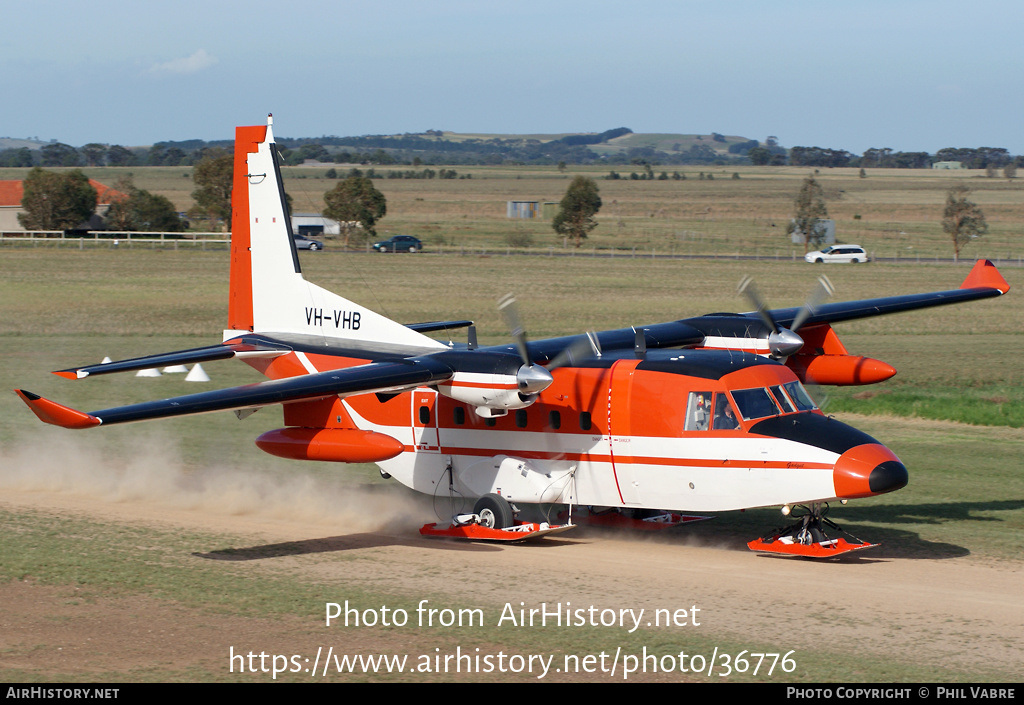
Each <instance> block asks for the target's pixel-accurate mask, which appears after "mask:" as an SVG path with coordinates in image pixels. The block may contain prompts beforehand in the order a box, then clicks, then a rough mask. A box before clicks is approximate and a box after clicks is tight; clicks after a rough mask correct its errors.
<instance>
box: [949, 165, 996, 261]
mask: <svg viewBox="0 0 1024 705" xmlns="http://www.w3.org/2000/svg"><path fill="white" fill-rule="evenodd" d="M970 192H971V190H970V189H969V188H967V187H966V186H964V185H962V184H961V185H958V186H954V187H953V188H951V189H949V193H948V194H947V195H946V210H945V211H944V212H943V214H942V229H943V230H944V231H945V232H946V234H947V235H949V236H950V237H951V238H952V240H953V261H955V262H959V261H960V248H962V247H963V246H964V245H966V244H967V243H968V242H970V241H971V240H974V239H975V238H978V237H981V236H982V235H984V234H985V233H986V232H988V223H986V222H985V214H984V213H982V212H981V208H979V207H978V206H977V204H975V203H972V202H971V201H969V200H968V199H967V196H968V195H969V194H970Z"/></svg>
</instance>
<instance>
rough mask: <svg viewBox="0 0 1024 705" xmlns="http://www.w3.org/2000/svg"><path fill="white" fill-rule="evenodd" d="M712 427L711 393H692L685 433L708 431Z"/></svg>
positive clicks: (687, 411)
mask: <svg viewBox="0 0 1024 705" xmlns="http://www.w3.org/2000/svg"><path fill="white" fill-rule="evenodd" d="M710 426H711V392H690V399H689V401H688V402H687V403H686V421H685V422H684V424H683V430H684V431H707V430H708V428H709V427H710Z"/></svg>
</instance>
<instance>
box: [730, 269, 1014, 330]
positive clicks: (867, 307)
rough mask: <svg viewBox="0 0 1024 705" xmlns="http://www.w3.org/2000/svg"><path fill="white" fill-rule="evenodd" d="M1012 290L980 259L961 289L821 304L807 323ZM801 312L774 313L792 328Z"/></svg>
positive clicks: (857, 316)
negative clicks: (794, 320)
mask: <svg viewBox="0 0 1024 705" xmlns="http://www.w3.org/2000/svg"><path fill="white" fill-rule="evenodd" d="M1009 290H1010V285H1009V284H1007V283H1006V280H1005V279H1004V278H1003V276H1002V275H1001V274H1000V273H999V270H998V269H996V266H995V265H994V264H992V262H990V261H988V260H979V261H978V262H977V263H976V264H975V265H974V268H973V269H971V272H970V274H968V275H967V278H966V279H965V280H964V282H963V284H961V285H960V288H959V289H950V290H948V291H933V292H929V293H926V294H909V295H906V296H886V297H883V298H878V299H862V300H860V301H844V302H840V303H833V304H821V305H819V306H816V307H815V309H814V312H813V313H811V314H810V315H809V316H808V317H807V319H806V321H804V324H803V325H804V326H812V325H815V324H819V323H839V322H841V321H852V320H854V319H857V318H870V317H872V316H881V315H883V314H887V313H899V312H901V311H913V310H916V309H920V308H929V307H932V306H946V305H948V304H958V303H964V302H965V301H974V300H977V299H987V298H991V297H994V296H1001V295H1002V294H1005V293H1006V292H1007V291H1009ZM799 311H800V308H799V307H796V308H782V309H775V310H773V311H771V312H770V314H771V317H772V319H773V320H775V322H776V323H777V324H778V325H780V326H782V327H786V328H788V327H789V326H791V325H792V324H793V319H795V318H796V315H797V313H798V312H799ZM748 315H753V314H748Z"/></svg>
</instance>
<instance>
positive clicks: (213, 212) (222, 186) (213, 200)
mask: <svg viewBox="0 0 1024 705" xmlns="http://www.w3.org/2000/svg"><path fill="white" fill-rule="evenodd" d="M211 151H212V150H211ZM233 176H234V157H232V156H231V155H230V154H227V153H225V152H224V151H223V150H217V151H216V152H213V153H211V154H210V155H209V156H207V157H205V158H203V159H201V160H200V161H199V163H198V164H196V166H195V169H194V170H193V171H192V181H193V182H195V185H196V190H195V191H193V192H192V200H194V201H195V202H196V205H195V209H194V212H195V213H196V214H197V215H199V216H200V217H203V218H208V219H209V220H211V221H217V220H220V221H223V222H224V223H228V222H230V221H231V187H232V185H233V182H232V179H233Z"/></svg>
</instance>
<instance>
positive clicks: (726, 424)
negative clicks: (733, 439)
mask: <svg viewBox="0 0 1024 705" xmlns="http://www.w3.org/2000/svg"><path fill="white" fill-rule="evenodd" d="M739 425H740V424H739V421H737V420H736V411H735V410H734V409H733V408H732V404H730V403H729V397H727V396H726V395H725V394H719V395H718V397H717V398H716V399H715V420H714V425H713V428H714V429H715V430H716V431H728V430H729V429H733V428H739Z"/></svg>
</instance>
